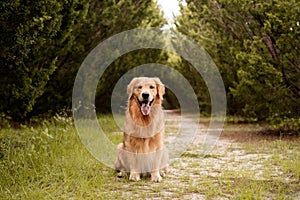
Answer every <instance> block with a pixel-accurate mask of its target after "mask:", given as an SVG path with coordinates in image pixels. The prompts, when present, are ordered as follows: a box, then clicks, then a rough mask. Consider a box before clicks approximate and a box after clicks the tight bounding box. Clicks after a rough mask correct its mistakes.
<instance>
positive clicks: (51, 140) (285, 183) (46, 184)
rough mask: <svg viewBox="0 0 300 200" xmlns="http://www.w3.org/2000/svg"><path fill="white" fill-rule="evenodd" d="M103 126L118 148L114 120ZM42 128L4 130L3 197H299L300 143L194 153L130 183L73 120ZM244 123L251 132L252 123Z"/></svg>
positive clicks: (0, 146)
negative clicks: (100, 157) (90, 147)
mask: <svg viewBox="0 0 300 200" xmlns="http://www.w3.org/2000/svg"><path fill="white" fill-rule="evenodd" d="M99 121H100V123H101V126H102V127H103V129H104V131H105V132H106V133H107V136H108V137H109V139H110V140H112V141H113V143H114V144H117V143H119V142H120V141H121V137H122V134H121V133H120V130H119V128H118V127H117V125H116V124H115V123H114V120H113V118H112V116H111V115H101V116H99ZM39 123H40V125H30V124H27V125H23V126H22V127H20V128H11V127H9V126H7V127H6V128H5V127H4V128H1V130H0V177H1V178H0V199H146V198H148V199H155V198H158V199H162V198H163V199H191V198H193V197H196V198H204V199H216V198H217V199H218V198H228V199H268V198H269V199H293V198H296V197H299V195H300V194H299V193H298V194H297V192H298V191H300V183H299V181H300V178H299V174H300V140H299V138H295V139H294V140H281V139H277V140H264V139H260V141H256V142H252V141H249V142H244V143H241V144H239V145H238V146H235V145H232V146H229V147H226V151H220V150H218V149H215V151H214V152H212V153H211V154H210V155H207V156H206V157H204V158H199V157H197V156H196V153H195V152H197V151H195V149H189V151H188V152H187V153H185V154H183V156H182V158H181V159H180V160H178V161H176V162H174V163H173V164H172V165H171V167H170V168H171V170H170V172H169V174H168V175H167V177H165V178H164V179H163V181H162V182H161V183H152V182H151V181H150V180H149V177H144V178H143V179H142V180H141V181H140V182H131V181H129V180H128V177H124V178H117V177H116V173H115V171H114V170H113V169H111V168H108V167H106V166H104V165H103V164H101V163H100V162H99V161H97V160H96V159H95V158H94V157H93V156H91V155H90V153H89V152H88V151H87V150H86V148H85V147H84V146H83V145H82V143H81V141H80V139H79V137H78V135H77V132H76V129H75V128H74V125H73V122H72V119H71V118H66V117H60V116H56V117H54V118H53V119H49V120H44V121H42V122H39ZM231 126H232V125H230V126H228V127H231ZM243 126H244V129H246V130H248V129H247V128H249V127H252V126H253V124H251V126H250V125H249V126H248V127H247V125H245V124H244V125H243ZM238 128H239V129H242V128H243V127H241V126H240V125H239V127H238ZM228 129H229V128H228ZM170 130H172V127H170ZM225 130H226V129H225ZM110 133H113V134H110ZM234 152H237V153H236V154H234ZM254 166H256V167H254ZM257 166H260V167H257ZM295 195H296V196H295Z"/></svg>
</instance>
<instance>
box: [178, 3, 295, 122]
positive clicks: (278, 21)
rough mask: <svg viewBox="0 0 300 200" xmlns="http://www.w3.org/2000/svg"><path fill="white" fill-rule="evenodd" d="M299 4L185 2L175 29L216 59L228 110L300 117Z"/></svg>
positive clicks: (266, 116) (260, 116)
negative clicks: (225, 93) (185, 5)
mask: <svg viewBox="0 0 300 200" xmlns="http://www.w3.org/2000/svg"><path fill="white" fill-rule="evenodd" d="M299 8H300V3H299V2H298V1H295V0H292V1H280V0H274V1H251V0H243V1H229V0H222V1H216V0H202V1H194V0H187V7H183V6H182V16H180V17H178V18H177V22H176V23H177V29H178V30H179V31H180V32H182V33H184V34H186V35H189V36H190V37H192V38H194V39H195V40H196V41H198V42H199V43H200V44H201V45H202V46H203V47H204V48H205V49H206V50H207V51H208V52H209V53H210V54H211V56H212V57H213V59H214V61H215V63H216V64H217V66H218V67H219V70H220V72H221V73H222V76H223V79H224V83H225V87H226V90H227V92H228V97H227V99H228V106H229V113H230V114H239V115H243V116H246V117H251V118H257V119H259V120H261V119H269V118H273V117H284V116H285V117H288V118H289V117H296V118H298V117H299V105H300V87H299V85H300V82H299V80H300V73H299V72H300V68H299V66H300V60H299V49H300V46H299V44H300V21H299V17H300V9H299Z"/></svg>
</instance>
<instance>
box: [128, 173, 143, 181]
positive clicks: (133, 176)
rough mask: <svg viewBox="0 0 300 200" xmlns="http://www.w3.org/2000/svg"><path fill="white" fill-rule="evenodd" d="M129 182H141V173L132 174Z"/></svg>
mask: <svg viewBox="0 0 300 200" xmlns="http://www.w3.org/2000/svg"><path fill="white" fill-rule="evenodd" d="M129 180H131V181H139V180H141V175H140V173H137V172H130V176H129Z"/></svg>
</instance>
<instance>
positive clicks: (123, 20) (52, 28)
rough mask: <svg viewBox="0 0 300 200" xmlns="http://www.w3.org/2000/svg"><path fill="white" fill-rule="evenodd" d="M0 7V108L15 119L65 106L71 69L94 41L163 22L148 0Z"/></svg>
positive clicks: (7, 1)
mask: <svg viewBox="0 0 300 200" xmlns="http://www.w3.org/2000/svg"><path fill="white" fill-rule="evenodd" d="M0 6H1V7H0V10H1V41H0V44H1V47H3V48H2V49H1V51H0V77H1V78H0V93H1V100H0V112H4V113H5V114H6V115H8V116H11V117H12V119H13V120H15V121H22V120H26V119H29V118H30V117H31V116H33V115H36V114H40V113H43V112H46V111H48V110H53V111H57V110H58V109H61V108H63V107H70V105H71V93H72V86H73V82H74V79H75V76H76V72H77V70H78V68H79V66H80V63H81V62H82V60H83V59H84V57H85V56H86V55H87V53H88V52H89V51H90V50H91V49H92V48H93V47H94V46H96V45H97V44H98V42H100V41H102V40H104V39H105V38H108V37H109V36H110V35H112V34H115V33H118V32H121V31H123V30H128V29H131V28H135V27H140V26H159V25H161V24H163V18H162V16H161V14H160V13H159V10H158V7H157V5H156V4H155V3H154V2H152V1H151V0H147V1H142V0H132V1H124V0H118V1H112V0H109V1H97V0H83V1H79V0H75V1H70V0H47V1H46V0H41V1H34V2H28V1H25V0H16V1H11V0H4V1H2V2H1V4H0Z"/></svg>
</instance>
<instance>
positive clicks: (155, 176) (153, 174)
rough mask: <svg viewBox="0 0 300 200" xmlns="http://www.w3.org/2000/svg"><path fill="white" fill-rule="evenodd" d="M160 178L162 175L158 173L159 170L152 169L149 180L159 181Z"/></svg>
mask: <svg viewBox="0 0 300 200" xmlns="http://www.w3.org/2000/svg"><path fill="white" fill-rule="evenodd" d="M161 180H162V177H161V175H160V173H159V170H154V171H152V172H151V181H154V182H160V181H161Z"/></svg>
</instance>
